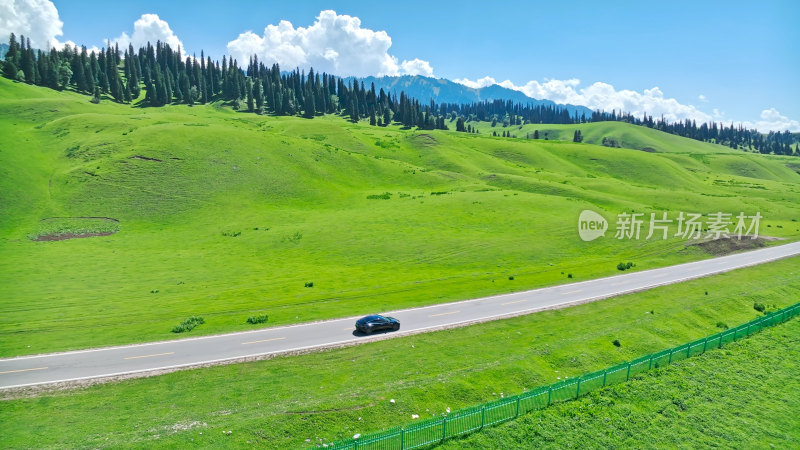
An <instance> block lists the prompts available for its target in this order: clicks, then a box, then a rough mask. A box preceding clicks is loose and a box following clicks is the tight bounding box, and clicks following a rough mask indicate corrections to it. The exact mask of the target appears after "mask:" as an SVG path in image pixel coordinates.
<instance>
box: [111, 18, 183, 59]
mask: <svg viewBox="0 0 800 450" xmlns="http://www.w3.org/2000/svg"><path fill="white" fill-rule="evenodd" d="M110 41H111V44H112V45H113V44H114V43H119V46H120V49H122V48H126V47H128V44H133V48H134V49H136V50H137V51H138V50H139V48H140V47H142V46H144V45H146V44H147V43H148V42H150V43H151V44H153V45H155V44H156V42H157V41H161V42H163V43H165V44H169V46H170V47H171V48H172V49H173V50H177V49H178V47H180V49H181V52H182V53H184V54H185V53H186V48H184V46H183V43H182V42H181V40H180V39H178V36H176V35H175V33H174V32H173V31H172V29H171V28H170V27H169V23H167V21H165V20H162V19H161V18H160V17H158V14H142V17H140V18H139V19H137V20H136V22H134V23H133V34H131V35H128V33H126V32H124V31H123V32H122V34H121V35H120V36H119V37H117V38H115V39H110Z"/></svg>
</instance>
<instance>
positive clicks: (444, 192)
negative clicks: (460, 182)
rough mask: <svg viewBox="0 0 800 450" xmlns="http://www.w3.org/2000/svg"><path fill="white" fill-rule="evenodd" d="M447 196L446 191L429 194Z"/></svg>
mask: <svg viewBox="0 0 800 450" xmlns="http://www.w3.org/2000/svg"><path fill="white" fill-rule="evenodd" d="M445 194H449V192H447V191H439V192H431V195H445Z"/></svg>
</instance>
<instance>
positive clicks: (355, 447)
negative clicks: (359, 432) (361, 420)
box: [353, 439, 358, 450]
mask: <svg viewBox="0 0 800 450" xmlns="http://www.w3.org/2000/svg"><path fill="white" fill-rule="evenodd" d="M353 450H358V439H354V440H353Z"/></svg>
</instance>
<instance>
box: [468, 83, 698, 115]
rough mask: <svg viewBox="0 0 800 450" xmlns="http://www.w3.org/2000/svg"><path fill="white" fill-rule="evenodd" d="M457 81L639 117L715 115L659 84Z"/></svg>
mask: <svg viewBox="0 0 800 450" xmlns="http://www.w3.org/2000/svg"><path fill="white" fill-rule="evenodd" d="M454 81H456V82H458V83H461V84H463V85H465V86H469V87H473V88H479V87H484V86H491V85H492V84H498V85H500V86H503V87H505V88H509V89H514V90H517V91H521V92H523V93H524V94H525V95H527V96H529V97H532V98H536V99H547V100H552V101H554V102H556V103H569V104H572V105H583V106H586V107H588V108H591V109H600V110H605V111H609V112H610V111H611V110H616V111H625V112H629V113H631V114H633V115H634V116H638V117H641V116H642V114H644V113H647V114H648V115H651V116H653V117H654V118H658V117H661V116H662V115H663V116H664V118H665V119H667V120H669V121H675V120H683V119H692V120H696V121H698V122H706V121H709V120H711V119H712V117H711V115H709V114H706V113H705V112H703V111H700V110H699V109H697V108H696V107H695V106H693V105H684V104H682V103H680V102H678V101H677V100H676V99H674V98H667V97H665V96H664V93H663V92H662V91H661V89H659V88H658V87H657V86H656V87H653V88H652V89H644V90H643V91H642V92H638V91H632V90H628V89H622V90H617V89H616V88H614V86H612V85H610V84H608V83H603V82H599V81H598V82H595V83H593V84H591V85H589V86H586V87H580V85H581V81H580V80H579V79H577V78H571V79H568V80H545V81H544V82H539V81H536V80H531V81H529V82H527V83H525V84H524V85H521V86H519V85H516V84H514V83H513V82H511V81H510V80H505V81H501V82H499V83H498V82H497V81H496V80H495V79H494V78H492V77H488V76H487V77H484V78H481V79H479V80H475V81H472V80H469V79H466V78H464V79H457V80H454Z"/></svg>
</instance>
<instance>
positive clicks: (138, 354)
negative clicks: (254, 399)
mask: <svg viewBox="0 0 800 450" xmlns="http://www.w3.org/2000/svg"><path fill="white" fill-rule="evenodd" d="M798 254H800V242H794V243H790V244H785V245H779V246H774V247H768V248H763V249H759V250H754V251H749V252H745V253H737V254H734V255H727V256H722V257H718V258H713V259H708V260H705V261H697V262H692V263H686V264H680V265H676V266H670V267H663V268H660V269H653V270H646V271H642V272H633V273H627V274H622V275H616V276H612V277H607V278H600V279H596V280H590V281H582V282H578V283H571V284H565V285H561V286H554V287H547V288H541V289H535V290H531V291H524V292H516V293H512V294H504V295H495V296H491V297H484V298H476V299H473V300H465V301H459V302H453V303H446V304H438V305H432V306H426V307H420V308H413V309H406V310H400V311H388V312H386V314H387V315H391V316H394V317H396V318H398V319H399V320H400V322H401V323H402V328H401V329H400V331H399V332H396V333H390V335H391V336H393V337H394V336H402V335H405V334H409V333H413V332H420V331H423V330H434V329H437V328H442V327H448V326H453V325H458V324H466V323H470V322H476V321H483V320H490V319H497V318H501V317H507V316H514V315H520V314H526V313H532V312H535V311H540V310H542V309H549V308H556V307H563V306H566V305H569V304H574V303H581V302H587V301H594V300H599V299H602V298H608V297H613V296H617V295H620V294H625V293H629V292H634V291H640V290H644V289H650V288H653V287H656V286H662V285H665V284H672V283H679V282H681V281H684V280H689V279H692V278H699V277H704V276H708V275H712V274H716V273H721V272H726V271H729V270H734V269H738V268H740V267H746V266H751V265H756V264H761V263H765V262H769V261H774V260H777V259H781V258H786V257H791V256H795V255H798ZM354 321H355V318H352V317H351V318H344V319H335V320H328V321H324V322H317V323H313V324H299V325H290V326H283V327H276V328H266V329H263V330H254V331H246V332H240V333H230V334H223V335H214V336H204V337H197V338H188V339H180V340H175V341H165V342H153V343H148V344H137V345H128V346H120V347H108V348H99V349H92V350H80V351H73V352H65V353H56V354H49V355H33V356H21V357H17V358H10V359H0V389H9V388H15V387H23V386H32V385H39V384H48V383H57V382H66V381H76V380H83V379H90V378H101V377H109V376H117V375H125V374H132V373H141V372H148V371H155V370H162V369H173V368H178V367H188V366H194V365H200V364H207V363H214V362H220V361H229V360H235V359H240V358H247V357H257V356H262V355H269V354H279V353H287V352H292V351H297V350H305V349H311V348H315V347H323V346H329V345H337V344H347V343H353V342H356V341H358V342H368V341H371V340H374V339H376V338H377V337H376V336H372V337H366V336H356V335H354V334H353V331H354Z"/></svg>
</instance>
